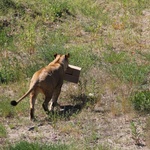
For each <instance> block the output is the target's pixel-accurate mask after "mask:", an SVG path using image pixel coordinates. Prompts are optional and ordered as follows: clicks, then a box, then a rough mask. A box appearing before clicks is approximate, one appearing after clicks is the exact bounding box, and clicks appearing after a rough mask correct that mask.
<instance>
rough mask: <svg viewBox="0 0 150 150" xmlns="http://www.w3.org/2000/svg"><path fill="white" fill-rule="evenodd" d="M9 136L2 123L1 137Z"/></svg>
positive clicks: (0, 126) (0, 128) (0, 127)
mask: <svg viewBox="0 0 150 150" xmlns="http://www.w3.org/2000/svg"><path fill="white" fill-rule="evenodd" d="M6 137H7V130H6V128H5V126H4V125H3V124H0V138H6Z"/></svg>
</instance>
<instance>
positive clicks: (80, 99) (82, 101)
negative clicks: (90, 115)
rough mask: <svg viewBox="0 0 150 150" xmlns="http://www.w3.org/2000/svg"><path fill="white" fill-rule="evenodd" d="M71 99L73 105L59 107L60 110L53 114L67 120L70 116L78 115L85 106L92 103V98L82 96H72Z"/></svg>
mask: <svg viewBox="0 0 150 150" xmlns="http://www.w3.org/2000/svg"><path fill="white" fill-rule="evenodd" d="M71 99H72V100H73V102H74V103H75V105H61V106H60V110H59V111H57V112H55V113H56V114H57V115H58V117H59V118H65V119H67V120H68V119H70V117H71V116H72V115H77V114H79V113H80V112H81V111H82V109H83V108H85V107H86V106H87V104H88V103H91V102H94V100H93V98H91V97H89V96H86V95H84V94H82V95H78V96H74V95H72V96H71ZM55 113H54V115H55Z"/></svg>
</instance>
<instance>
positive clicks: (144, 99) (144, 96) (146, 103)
mask: <svg viewBox="0 0 150 150" xmlns="http://www.w3.org/2000/svg"><path fill="white" fill-rule="evenodd" d="M132 102H133V105H134V108H135V109H136V110H139V111H150V92H149V91H140V92H136V93H135V94H134V96H133V97H132Z"/></svg>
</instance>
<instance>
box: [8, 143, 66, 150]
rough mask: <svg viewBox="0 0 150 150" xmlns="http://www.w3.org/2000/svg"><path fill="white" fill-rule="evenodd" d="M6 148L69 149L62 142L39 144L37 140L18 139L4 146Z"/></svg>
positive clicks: (31, 149)
mask: <svg viewBox="0 0 150 150" xmlns="http://www.w3.org/2000/svg"><path fill="white" fill-rule="evenodd" d="M6 149H8V150H27V149H28V150H69V146H67V145H64V144H55V145H54V144H50V145H48V144H40V143H38V142H34V143H29V142H27V141H20V142H18V143H16V144H15V145H14V146H9V147H8V148H6Z"/></svg>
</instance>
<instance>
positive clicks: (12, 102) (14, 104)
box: [10, 87, 33, 106]
mask: <svg viewBox="0 0 150 150" xmlns="http://www.w3.org/2000/svg"><path fill="white" fill-rule="evenodd" d="M32 90H33V87H32V88H30V89H29V90H28V91H27V92H26V93H25V94H24V95H23V96H22V97H21V98H20V99H18V100H17V101H15V100H13V101H11V102H10V104H11V105H12V106H16V105H17V104H18V103H19V102H21V101H22V100H23V99H24V98H25V97H26V96H28V95H29V94H30V93H31V91H32Z"/></svg>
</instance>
